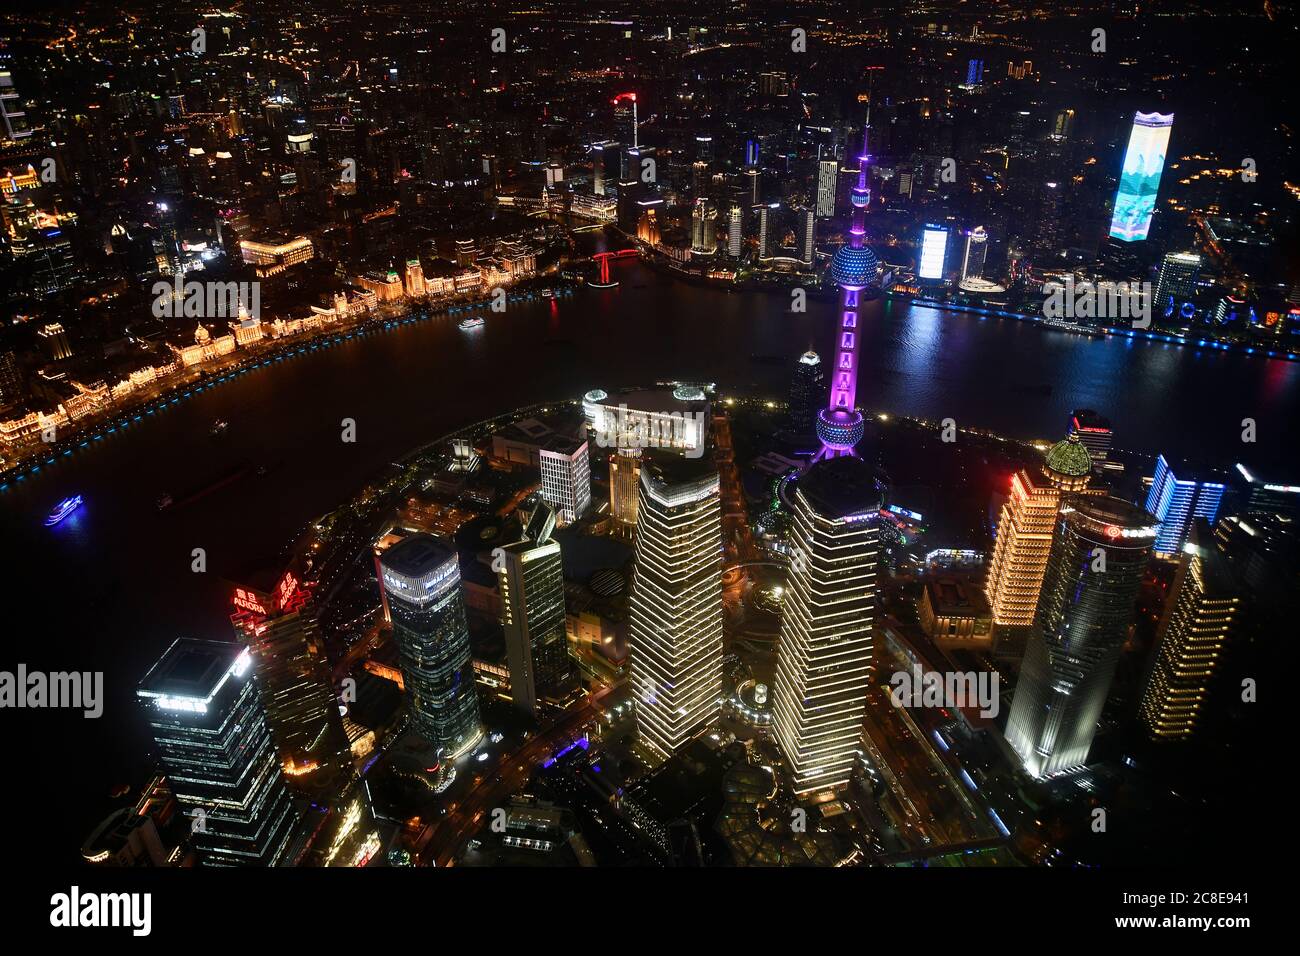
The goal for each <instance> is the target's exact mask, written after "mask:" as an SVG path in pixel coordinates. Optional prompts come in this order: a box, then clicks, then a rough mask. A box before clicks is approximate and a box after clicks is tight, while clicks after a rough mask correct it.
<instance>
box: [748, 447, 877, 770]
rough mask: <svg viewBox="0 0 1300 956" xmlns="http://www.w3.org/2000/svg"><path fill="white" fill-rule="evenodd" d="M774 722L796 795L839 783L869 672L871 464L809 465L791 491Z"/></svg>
mask: <svg viewBox="0 0 1300 956" xmlns="http://www.w3.org/2000/svg"><path fill="white" fill-rule="evenodd" d="M793 501H794V508H793V522H794V527H793V530H792V534H791V543H792V547H793V548H794V549H795V555H794V557H793V558H792V560H791V571H790V574H789V579H788V584H787V587H786V590H785V595H784V599H783V602H782V603H783V608H782V617H781V644H780V651H779V654H778V657H777V668H776V684H775V696H774V702H773V712H774V717H773V724H774V729H775V735H776V741H777V743H778V745H779V746H780V748H781V752H782V754H784V756H785V759H786V763H787V765H788V767H789V771H790V777H791V781H792V784H793V788H794V791H795V793H796V794H806V793H812V792H818V791H824V790H831V789H836V788H839V787H843V786H844V785H846V784H847V783H848V782H849V774H850V773H851V771H852V768H853V764H854V762H855V761H856V759H857V757H858V754H859V751H860V749H861V746H860V740H861V738H862V720H863V715H864V713H865V711H866V705H867V689H868V685H869V683H870V679H871V671H872V632H873V629H874V627H875V619H876V609H877V597H876V590H877V585H876V570H877V565H878V563H879V558H880V528H879V524H878V521H879V516H880V506H881V501H882V499H881V494H880V491H879V489H878V487H877V485H876V482H875V476H874V474H873V472H872V469H871V467H870V466H869V465H867V464H866V463H865V462H863V461H862V460H861V459H858V458H853V457H840V458H828V459H823V460H822V461H819V462H817V463H815V464H814V465H813V466H812V467H811V468H809V469H808V471H806V472H805V473H804V474H803V475H802V476H801V477H800V478H799V479H798V481H797V484H796V486H795V489H794V492H793Z"/></svg>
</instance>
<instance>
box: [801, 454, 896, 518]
mask: <svg viewBox="0 0 1300 956" xmlns="http://www.w3.org/2000/svg"><path fill="white" fill-rule="evenodd" d="M795 493H796V494H798V495H802V496H803V497H804V498H806V499H807V500H808V503H809V504H810V505H812V507H813V508H814V509H815V510H816V512H817V513H818V514H819V515H821V516H822V517H824V518H847V517H848V516H849V515H856V514H864V513H867V512H876V511H879V510H880V506H881V504H882V503H883V497H882V495H881V493H880V489H879V488H878V487H877V486H876V473H875V471H874V470H873V469H872V467H871V466H870V465H868V464H867V463H866V462H865V461H863V460H862V459H861V458H854V457H851V456H848V455H845V456H843V457H841V458H827V459H825V460H823V461H819V462H817V463H816V464H814V465H813V466H812V467H811V468H809V469H808V470H807V471H806V472H804V473H803V475H801V476H800V477H799V479H798V481H797V483H796V485H795Z"/></svg>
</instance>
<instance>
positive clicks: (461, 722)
mask: <svg viewBox="0 0 1300 956" xmlns="http://www.w3.org/2000/svg"><path fill="white" fill-rule="evenodd" d="M379 565H380V568H381V569H382V571H383V588H384V593H385V594H386V595H387V599H388V609H389V613H390V615H391V616H392V620H393V635H394V637H395V638H396V639H397V647H398V652H399V655H400V663H401V670H402V680H403V682H404V683H405V685H406V693H407V695H408V698H409V701H410V713H411V724H412V726H413V727H414V728H415V730H416V732H417V733H418V734H419V735H420V736H421V737H423V738H424V739H425V740H426V741H427V742H428V743H429V744H430V745H432V746H434V747H437V748H438V749H439V750H441V751H442V753H443V755H444V756H446V757H447V758H452V757H455V756H456V755H458V754H461V753H464V752H465V751H467V750H469V749H471V748H472V747H473V746H474V745H475V744H477V743H478V741H479V738H480V737H481V736H482V734H483V728H482V724H481V723H480V721H479V708H478V691H477V689H476V688H475V686H474V665H473V661H472V659H471V657H470V648H469V623H468V621H467V620H466V619H465V599H464V596H463V595H462V594H461V588H460V564H459V563H458V561H457V558H456V551H455V549H454V548H452V547H450V546H448V545H446V544H443V543H442V542H441V541H439V540H438V539H436V538H434V537H433V536H431V535H427V534H414V535H411V536H410V537H409V538H404V539H403V540H401V541H399V542H398V543H397V544H395V545H393V546H392V547H391V548H389V549H388V550H387V551H385V552H384V553H383V554H382V555H381V556H380V559H379Z"/></svg>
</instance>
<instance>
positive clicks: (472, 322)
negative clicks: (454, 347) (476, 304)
mask: <svg viewBox="0 0 1300 956" xmlns="http://www.w3.org/2000/svg"><path fill="white" fill-rule="evenodd" d="M484 325H486V323H485V322H484V321H483V317H482V316H478V315H476V316H473V317H472V318H468V319H461V320H460V323H459V324H458V326H457V328H459V329H460V330H461V331H462V332H468V331H469V330H470V329H481V328H483V326H484Z"/></svg>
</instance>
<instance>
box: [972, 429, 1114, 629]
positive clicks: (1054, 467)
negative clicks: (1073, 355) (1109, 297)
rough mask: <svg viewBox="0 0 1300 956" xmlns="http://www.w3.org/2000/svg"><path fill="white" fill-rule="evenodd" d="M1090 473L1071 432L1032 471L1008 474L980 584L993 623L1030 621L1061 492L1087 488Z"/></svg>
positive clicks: (1089, 461) (1009, 625)
mask: <svg viewBox="0 0 1300 956" xmlns="http://www.w3.org/2000/svg"><path fill="white" fill-rule="evenodd" d="M1091 475H1092V459H1091V458H1090V457H1089V455H1088V450H1087V449H1086V448H1085V447H1084V446H1083V445H1082V443H1081V442H1080V441H1079V438H1078V436H1077V435H1073V434H1072V435H1071V436H1070V437H1069V438H1067V439H1066V440H1065V441H1061V442H1057V443H1056V444H1055V445H1053V446H1052V448H1051V449H1050V450H1049V451H1048V453H1047V456H1046V457H1045V458H1044V460H1043V466H1042V468H1041V469H1040V471H1039V473H1038V474H1037V475H1035V474H1033V473H1031V472H1030V471H1029V469H1025V468H1022V469H1021V470H1020V471H1018V472H1016V473H1015V474H1014V475H1012V476H1011V496H1010V497H1009V498H1008V499H1007V501H1006V504H1004V505H1003V506H1002V513H1001V514H1000V515H999V517H998V529H997V543H996V544H995V545H994V548H993V560H992V561H991V562H990V564H989V576H988V579H987V582H986V584H985V588H984V595H985V597H987V598H988V601H989V607H990V609H991V610H992V614H993V626H994V628H995V629H997V628H1024V627H1028V626H1029V625H1030V624H1032V623H1033V621H1034V615H1035V613H1036V612H1037V610H1038V594H1039V590H1040V588H1041V586H1042V583H1043V575H1044V574H1045V573H1046V571H1047V562H1048V556H1049V554H1050V552H1051V547H1052V534H1053V530H1054V529H1055V527H1056V518H1057V513H1058V512H1059V510H1060V507H1061V499H1062V496H1063V495H1068V494H1072V493H1076V492H1082V491H1084V490H1085V489H1087V487H1088V481H1089V479H1090V477H1091Z"/></svg>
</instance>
